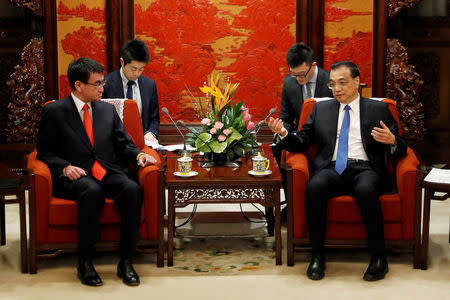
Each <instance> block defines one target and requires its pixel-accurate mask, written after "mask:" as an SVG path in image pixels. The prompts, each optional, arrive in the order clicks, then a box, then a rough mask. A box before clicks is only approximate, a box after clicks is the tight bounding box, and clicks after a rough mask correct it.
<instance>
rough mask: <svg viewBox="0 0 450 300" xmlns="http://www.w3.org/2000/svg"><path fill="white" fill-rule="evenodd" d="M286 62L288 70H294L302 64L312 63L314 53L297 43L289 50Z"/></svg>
mask: <svg viewBox="0 0 450 300" xmlns="http://www.w3.org/2000/svg"><path fill="white" fill-rule="evenodd" d="M286 62H287V64H288V66H289V67H290V68H296V67H298V66H300V65H302V64H303V63H306V64H307V65H311V64H312V63H313V62H314V53H313V51H312V49H311V48H310V47H308V46H306V45H305V44H303V43H297V44H294V45H292V46H291V47H290V48H289V50H288V52H287V54H286Z"/></svg>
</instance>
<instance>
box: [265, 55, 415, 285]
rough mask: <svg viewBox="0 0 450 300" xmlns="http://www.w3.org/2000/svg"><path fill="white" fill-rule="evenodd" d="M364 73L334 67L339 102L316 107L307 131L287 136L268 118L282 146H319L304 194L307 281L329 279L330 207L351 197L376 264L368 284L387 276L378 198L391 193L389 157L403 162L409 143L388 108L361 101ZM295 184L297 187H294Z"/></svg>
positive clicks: (350, 66) (293, 149)
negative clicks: (339, 198) (338, 199)
mask: <svg viewBox="0 0 450 300" xmlns="http://www.w3.org/2000/svg"><path fill="white" fill-rule="evenodd" d="M360 80H361V79H360V72H359V69H358V67H357V66H356V65H355V64H354V63H352V62H349V61H341V62H338V63H335V64H333V65H332V66H331V72H330V82H329V85H328V86H329V88H330V89H331V90H332V91H333V95H334V98H335V99H331V100H327V101H321V102H317V103H315V104H314V107H313V110H312V112H311V114H310V115H309V118H308V120H307V121H306V123H305V124H304V125H303V126H302V129H301V130H300V131H299V132H298V133H296V134H294V133H292V132H288V130H287V129H286V128H285V127H284V125H283V121H282V120H280V119H276V120H275V119H273V118H269V120H268V125H269V128H270V129H271V130H272V131H273V132H274V133H276V134H277V136H278V137H279V138H280V139H281V141H279V144H278V145H279V146H280V147H281V148H282V149H286V150H288V151H291V152H306V151H307V150H308V149H309V147H310V146H311V145H312V144H316V145H317V150H316V155H315V158H314V175H312V177H311V178H310V180H309V182H308V184H307V186H306V190H305V214H306V221H307V224H308V233H309V237H310V239H311V242H312V258H311V262H310V264H309V267H308V270H307V272H306V274H307V276H308V278H310V279H312V280H320V279H322V278H323V277H324V275H325V253H324V240H325V231H326V227H327V226H326V221H327V202H328V199H330V197H333V196H337V195H342V194H346V195H348V194H350V195H353V196H354V197H355V199H356V202H357V204H358V206H359V209H360V212H361V216H362V219H363V221H364V224H365V228H366V234H367V240H368V246H369V252H370V254H371V259H370V263H369V266H368V268H367V270H366V272H365V273H364V277H363V278H364V280H366V281H375V280H380V279H383V278H384V277H385V275H386V273H387V272H388V263H387V259H386V256H385V244H384V230H383V214H382V211H381V204H380V201H379V196H380V195H381V194H382V193H383V192H387V191H390V190H391V187H390V182H389V176H388V173H387V168H386V165H385V160H384V159H385V155H386V154H388V155H391V156H393V157H395V158H400V157H402V156H404V155H405V154H406V149H407V147H406V142H405V140H404V139H403V138H401V137H400V136H399V135H398V125H397V123H396V122H395V120H394V117H393V116H392V114H391V112H390V110H389V108H388V107H387V104H386V103H383V102H380V101H376V100H371V99H366V98H362V97H361V96H360V95H359V92H358V91H359V83H360ZM294 184H295V183H294Z"/></svg>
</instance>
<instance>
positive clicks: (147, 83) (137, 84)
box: [102, 39, 159, 142]
mask: <svg viewBox="0 0 450 300" xmlns="http://www.w3.org/2000/svg"><path fill="white" fill-rule="evenodd" d="M149 59H150V56H149V54H148V48H147V45H145V43H144V42H143V41H140V40H137V39H135V40H130V41H128V42H126V43H125V44H124V45H123V49H122V57H121V58H120V64H121V68H120V69H119V70H117V71H114V72H112V73H109V74H107V75H106V76H105V80H106V84H105V88H104V90H103V96H102V98H128V99H133V100H135V101H136V102H137V104H138V108H139V113H140V114H141V120H142V127H143V129H144V137H145V140H147V141H150V142H157V140H158V132H159V105H158V93H157V91H156V84H155V81H153V79H150V78H148V77H146V76H144V75H142V72H143V71H144V68H145V66H146V65H147V64H148V61H149Z"/></svg>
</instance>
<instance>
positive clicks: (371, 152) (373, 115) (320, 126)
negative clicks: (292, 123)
mask: <svg viewBox="0 0 450 300" xmlns="http://www.w3.org/2000/svg"><path fill="white" fill-rule="evenodd" d="M360 101H361V102H360V120H361V139H362V143H363V146H364V150H365V151H366V154H367V157H368V158H369V163H370V165H371V167H372V168H373V169H374V170H375V172H377V173H378V174H379V176H380V177H381V178H382V180H384V181H385V182H384V183H383V185H384V188H385V189H388V188H389V183H388V178H389V176H387V169H386V165H385V155H386V153H387V154H390V152H391V147H390V146H389V145H385V144H382V143H379V142H377V141H375V139H374V138H373V137H372V135H371V134H370V133H371V131H372V129H373V127H381V126H380V120H381V121H383V122H384V123H385V124H386V126H387V127H389V130H390V131H391V132H392V134H394V135H395V139H396V142H397V147H396V149H395V151H394V153H393V154H392V156H394V157H402V156H404V155H405V154H406V149H407V146H406V142H405V140H404V139H403V138H401V137H400V136H399V135H398V126H397V122H396V121H395V119H394V117H393V116H392V114H391V112H390V110H389V108H388V107H387V104H386V103H384V102H381V101H376V100H371V99H367V98H362V97H361V100H360ZM339 106H340V103H339V102H338V101H337V100H336V99H332V100H325V101H320V102H317V103H315V104H314V107H313V110H312V112H311V114H310V115H309V118H308V120H307V121H306V123H305V124H304V125H303V126H302V129H301V130H300V131H299V132H298V133H290V134H289V135H288V136H287V137H286V138H284V139H283V140H282V141H281V142H280V143H279V146H280V147H282V148H283V149H286V150H288V151H290V152H305V151H307V150H308V149H309V147H310V146H311V145H312V144H317V151H316V156H315V158H314V171H315V172H317V171H319V170H321V169H323V168H325V167H327V166H328V165H329V164H330V162H331V159H332V158H333V152H334V148H335V146H336V135H337V122H338V116H339Z"/></svg>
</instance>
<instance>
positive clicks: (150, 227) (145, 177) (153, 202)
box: [138, 147, 162, 239]
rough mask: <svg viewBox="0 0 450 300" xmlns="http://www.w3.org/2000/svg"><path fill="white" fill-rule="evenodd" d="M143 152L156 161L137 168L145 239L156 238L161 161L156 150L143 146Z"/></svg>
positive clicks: (158, 216)
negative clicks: (142, 198)
mask: <svg viewBox="0 0 450 300" xmlns="http://www.w3.org/2000/svg"><path fill="white" fill-rule="evenodd" d="M142 151H144V152H145V153H147V154H149V155H151V156H153V157H154V158H155V159H156V160H157V163H156V164H155V165H150V166H147V167H145V168H140V169H139V170H138V178H139V183H140V185H141V187H142V190H143V191H144V201H143V203H142V216H143V220H144V221H145V224H146V232H147V235H148V236H147V239H157V238H158V222H159V221H160V220H159V218H160V215H159V212H160V209H159V205H158V204H159V193H160V190H159V186H158V184H159V170H160V169H161V167H162V162H161V159H160V157H159V155H158V154H157V152H156V151H155V150H153V149H151V148H148V147H144V148H143V149H142Z"/></svg>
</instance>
